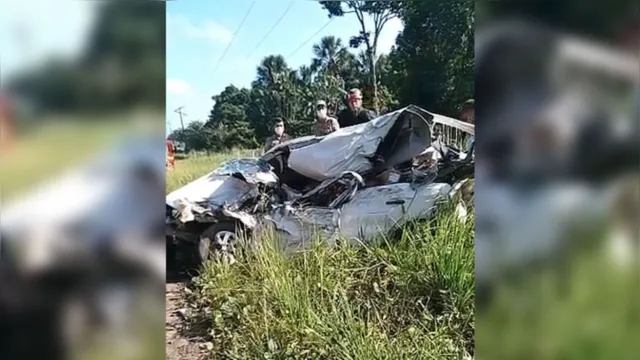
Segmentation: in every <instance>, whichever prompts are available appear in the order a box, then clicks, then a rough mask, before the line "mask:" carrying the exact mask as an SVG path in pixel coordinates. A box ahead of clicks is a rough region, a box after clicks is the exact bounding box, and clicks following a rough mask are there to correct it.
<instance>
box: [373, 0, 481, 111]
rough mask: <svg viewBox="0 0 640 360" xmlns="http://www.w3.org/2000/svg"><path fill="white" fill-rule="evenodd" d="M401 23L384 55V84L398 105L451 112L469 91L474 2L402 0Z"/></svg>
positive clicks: (457, 0) (468, 0)
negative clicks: (391, 90)
mask: <svg viewBox="0 0 640 360" xmlns="http://www.w3.org/2000/svg"><path fill="white" fill-rule="evenodd" d="M397 10H398V14H399V16H400V17H401V18H402V20H403V22H404V24H405V27H404V29H403V31H402V33H401V34H400V35H399V36H398V38H397V39H396V46H395V49H394V50H393V51H392V52H391V53H390V54H389V59H388V61H389V62H390V63H389V64H388V65H387V70H386V73H385V79H384V81H385V83H386V85H387V86H388V87H389V88H391V89H394V91H395V93H396V96H397V97H398V101H399V102H400V103H401V104H407V103H411V104H416V105H418V106H421V107H424V108H426V109H429V110H432V111H435V112H439V113H443V114H447V115H451V116H457V109H458V107H459V105H460V104H461V103H462V102H464V100H466V99H468V98H471V97H473V96H474V77H475V73H474V47H473V46H474V41H473V39H474V2H473V1H472V0H452V1H447V2H439V1H406V2H402V3H401V5H400V6H399V8H398V9H397Z"/></svg>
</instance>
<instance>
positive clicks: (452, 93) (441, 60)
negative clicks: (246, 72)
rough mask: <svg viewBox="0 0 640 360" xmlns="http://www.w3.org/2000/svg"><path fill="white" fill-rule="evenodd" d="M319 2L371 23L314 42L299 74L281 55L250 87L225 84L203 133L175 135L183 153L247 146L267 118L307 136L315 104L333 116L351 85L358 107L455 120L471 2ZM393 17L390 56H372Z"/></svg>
mask: <svg viewBox="0 0 640 360" xmlns="http://www.w3.org/2000/svg"><path fill="white" fill-rule="evenodd" d="M320 4H321V6H322V7H323V8H324V9H325V10H327V12H328V14H329V16H345V17H346V16H349V17H351V16H353V17H352V19H353V21H358V22H360V20H361V17H362V16H364V15H363V14H369V15H371V16H372V17H373V19H374V25H373V27H372V28H371V29H367V28H366V27H364V25H363V24H361V25H362V26H361V30H360V32H359V33H358V34H352V35H351V36H352V37H351V38H350V40H349V43H348V44H345V43H343V40H342V39H340V38H338V37H336V36H326V37H324V38H322V39H320V40H319V41H318V43H316V44H315V45H313V47H312V50H313V57H312V58H311V59H310V62H309V65H306V66H302V67H300V68H299V69H292V68H291V67H289V65H288V64H287V63H286V61H285V59H284V57H283V56H282V55H269V56H267V57H265V58H264V59H263V60H262V61H261V62H260V64H258V66H257V67H256V78H255V80H254V81H253V83H252V84H251V87H250V89H238V88H236V87H234V86H228V87H227V88H226V89H225V90H224V91H223V92H222V93H220V94H219V95H216V96H214V97H213V99H214V100H215V102H216V103H215V105H214V107H213V109H212V110H211V114H210V116H209V119H208V121H207V122H206V123H205V124H204V127H202V128H201V130H200V131H198V132H188V133H187V134H183V139H184V141H185V142H186V143H187V146H188V147H189V148H190V149H193V150H205V149H206V150H209V151H220V150H224V149H230V148H234V147H247V148H253V147H255V146H256V145H260V144H262V142H263V141H264V139H265V138H266V137H268V136H269V135H271V134H272V131H273V130H272V129H273V119H274V118H275V117H281V118H283V119H284V120H285V126H286V132H287V133H288V134H289V135H290V136H292V137H298V136H304V135H309V134H311V133H312V128H313V122H314V111H313V105H314V103H315V101H317V100H325V101H327V102H328V103H329V105H330V107H331V108H332V109H333V111H334V113H336V112H337V111H338V110H340V109H341V108H342V107H344V95H343V92H342V91H345V90H348V89H350V88H354V87H358V88H360V89H361V90H362V92H363V95H364V101H363V105H364V106H365V107H366V108H368V109H376V108H377V109H378V110H379V111H380V112H381V113H384V112H387V111H391V110H395V109H398V108H400V107H404V106H407V105H410V104H415V105H419V106H421V107H424V108H426V109H428V110H432V111H436V112H439V113H443V114H446V115H450V116H457V112H458V107H459V106H460V104H461V103H462V102H464V101H465V100H466V99H468V98H471V97H473V90H474V81H473V80H474V79H473V76H474V73H473V70H474V68H473V67H474V63H473V57H474V53H473V26H474V22H473V12H474V3H473V1H470V0H455V1H450V2H441V1H407V2H368V1H347V2H342V3H341V2H333V1H328V2H325V1H322V2H320ZM393 17H399V18H400V19H401V20H402V21H403V22H404V24H405V28H404V31H403V32H402V33H401V34H400V35H399V36H398V38H397V40H396V45H395V47H394V48H393V49H392V51H391V53H390V54H388V55H380V56H378V55H376V53H375V51H373V49H375V48H376V47H377V39H378V34H379V33H380V31H381V29H382V28H383V27H384V25H385V24H386V23H387V22H388V21H389V20H390V19H392V18H393ZM347 35H348V34H347ZM347 45H349V46H347ZM363 47H364V49H363ZM372 59H375V61H373V62H372V61H371V60H372ZM372 64H375V67H372ZM373 69H375V71H372V70H373ZM375 98H377V104H376V103H375ZM178 133H181V130H177V131H176V132H175V133H174V134H172V137H173V138H177V134H178ZM203 136H206V137H207V139H206V140H204V139H203Z"/></svg>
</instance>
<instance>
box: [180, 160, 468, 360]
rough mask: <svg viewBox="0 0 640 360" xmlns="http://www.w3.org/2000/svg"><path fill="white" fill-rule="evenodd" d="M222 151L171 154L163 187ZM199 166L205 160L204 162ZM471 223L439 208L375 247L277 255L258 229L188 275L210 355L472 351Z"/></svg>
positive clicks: (412, 355) (381, 355) (426, 355)
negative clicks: (253, 241)
mask: <svg viewBox="0 0 640 360" xmlns="http://www.w3.org/2000/svg"><path fill="white" fill-rule="evenodd" d="M223 158H228V156H224V155H220V156H210V157H204V158H191V159H186V160H182V161H178V163H177V166H176V170H175V171H174V172H173V173H170V174H169V175H168V179H167V187H168V191H170V190H172V189H174V188H175V187H177V186H179V184H182V183H185V182H188V181H189V180H192V179H195V178H197V177H198V176H200V175H202V174H203V173H204V172H206V171H209V170H211V168H212V167H213V166H215V162H217V161H220V160H223ZM206 165H208V166H206ZM473 228H474V222H473V220H472V219H471V220H470V221H467V222H466V223H463V222H461V221H459V220H458V219H457V218H456V217H454V216H453V215H452V212H451V211H443V212H440V213H439V215H438V216H437V218H436V219H434V220H433V221H431V222H430V223H428V224H419V225H413V226H408V227H406V228H405V229H403V231H402V232H401V235H400V236H399V238H397V239H390V238H387V239H383V240H384V241H382V242H381V244H380V245H375V246H374V245H365V246H358V247H354V246H349V245H346V244H344V245H339V246H334V247H329V246H326V245H325V244H323V243H322V242H320V241H316V242H315V244H314V246H313V247H312V249H310V250H306V251H301V252H299V253H295V254H289V255H286V254H284V253H283V252H281V251H280V250H279V247H278V246H276V244H277V239H276V238H275V236H272V235H270V234H265V235H264V236H263V237H262V238H261V239H259V242H260V244H261V249H260V251H255V252H250V253H249V254H248V255H245V257H241V258H240V259H239V261H238V262H237V263H235V264H233V265H227V264H224V263H220V262H211V263H208V264H207V266H206V267H205V268H204V269H202V271H201V272H200V274H199V276H198V277H197V278H195V279H194V283H193V285H194V286H193V289H192V292H191V295H190V300H191V304H192V307H193V310H195V311H194V313H195V314H197V315H195V317H194V319H193V320H194V321H204V322H205V324H207V329H208V334H207V335H208V336H209V337H210V342H211V344H212V347H211V351H212V353H213V354H215V358H216V359H398V360H400V359H402V360H404V359H444V358H451V359H463V358H470V357H471V356H472V354H473V347H474V343H473V335H474V271H473V270H474V251H473V246H474V241H473Z"/></svg>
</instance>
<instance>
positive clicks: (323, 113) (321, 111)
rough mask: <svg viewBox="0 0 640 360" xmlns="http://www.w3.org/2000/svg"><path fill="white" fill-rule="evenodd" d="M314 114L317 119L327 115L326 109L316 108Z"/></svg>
mask: <svg viewBox="0 0 640 360" xmlns="http://www.w3.org/2000/svg"><path fill="white" fill-rule="evenodd" d="M316 116H317V117H318V119H324V118H326V117H327V109H318V110H316Z"/></svg>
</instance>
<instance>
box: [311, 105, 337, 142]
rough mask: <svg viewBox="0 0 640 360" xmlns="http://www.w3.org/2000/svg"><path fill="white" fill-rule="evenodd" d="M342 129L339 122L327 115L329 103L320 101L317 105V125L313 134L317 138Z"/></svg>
mask: <svg viewBox="0 0 640 360" xmlns="http://www.w3.org/2000/svg"><path fill="white" fill-rule="evenodd" d="M338 129H340V125H339V124H338V120H337V119H336V118H333V117H331V116H329V115H327V103H326V102H325V101H324V100H319V101H318V102H317V103H316V123H315V127H314V131H313V134H314V135H315V136H324V135H327V134H331V133H332V132H334V131H336V130H338Z"/></svg>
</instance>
